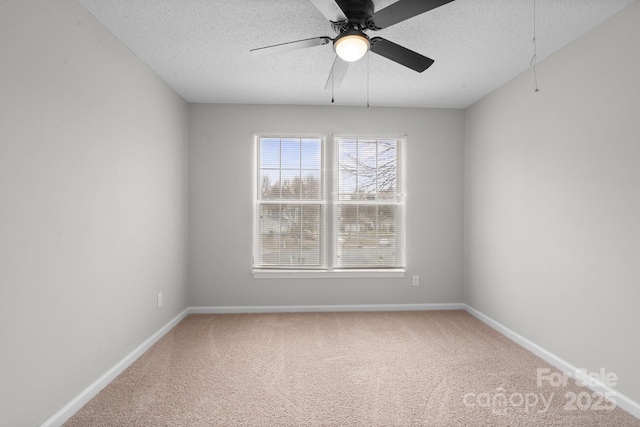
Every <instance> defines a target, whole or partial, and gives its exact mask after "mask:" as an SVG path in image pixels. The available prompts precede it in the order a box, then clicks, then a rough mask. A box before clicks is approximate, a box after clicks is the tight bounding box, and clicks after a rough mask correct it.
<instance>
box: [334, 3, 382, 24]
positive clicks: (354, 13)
mask: <svg viewBox="0 0 640 427" xmlns="http://www.w3.org/2000/svg"><path fill="white" fill-rule="evenodd" d="M336 3H337V4H338V6H340V9H342V11H343V12H344V14H345V16H346V17H347V19H348V20H349V23H350V24H357V25H358V26H359V27H360V28H364V27H365V24H366V22H367V20H368V19H369V18H370V17H371V15H373V10H374V8H373V1H372V0H336Z"/></svg>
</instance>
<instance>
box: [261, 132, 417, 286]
mask: <svg viewBox="0 0 640 427" xmlns="http://www.w3.org/2000/svg"><path fill="white" fill-rule="evenodd" d="M260 138H320V139H321V153H322V154H321V155H322V173H323V176H324V179H323V184H322V190H321V191H322V194H323V197H322V200H321V201H320V203H321V204H322V205H323V206H324V209H325V213H324V218H323V221H322V227H323V229H324V230H325V231H324V233H325V240H324V247H323V248H321V254H320V256H321V257H324V259H325V264H326V268H318V269H309V268H307V269H296V268H283V267H273V268H272V267H258V266H256V264H255V260H253V262H252V271H251V273H252V276H253V278H254V279H328V278H331V279H334V278H335V279H342V278H403V277H405V276H406V264H405V267H380V268H357V267H354V268H334V265H333V263H334V257H335V254H334V239H335V238H337V237H336V236H334V235H333V234H332V233H334V230H333V224H334V221H333V220H334V218H333V215H334V207H335V206H336V203H335V197H336V192H337V189H336V188H335V184H336V183H337V177H336V176H335V175H336V173H337V164H338V162H337V150H338V149H337V144H338V139H339V138H358V139H367V138H371V139H398V140H403V141H404V145H403V147H404V150H406V145H407V142H406V141H407V136H406V135H404V134H332V135H327V134H323V133H272V132H265V133H263V132H255V133H253V138H252V142H253V156H254V158H253V202H252V203H253V209H254V213H253V215H254V218H253V220H254V230H253V241H252V245H253V248H252V254H253V257H255V256H256V254H257V250H256V244H257V242H258V241H259V235H258V233H259V229H258V227H257V225H256V221H257V219H256V216H257V209H258V206H259V205H260V204H259V203H258V199H257V197H258V191H259V190H258V188H259V184H258V180H259V174H260V171H259V167H258V160H259V156H260V153H259V151H258V147H259V144H258V140H259V139H260ZM403 155H404V154H403ZM401 174H402V177H401V178H400V179H402V181H403V182H402V185H403V186H404V185H406V160H405V161H404V162H403V165H402V170H401ZM404 197H405V199H404V208H405V215H406V214H407V212H406V193H405V195H404ZM257 239H258V240H257ZM404 245H405V247H403V248H402V249H403V250H404V251H405V254H404V256H405V257H406V240H405V242H404ZM405 261H406V258H405Z"/></svg>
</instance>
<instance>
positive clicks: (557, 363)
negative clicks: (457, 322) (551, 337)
mask: <svg viewBox="0 0 640 427" xmlns="http://www.w3.org/2000/svg"><path fill="white" fill-rule="evenodd" d="M463 305H464V309H465V310H466V311H467V313H469V314H471V315H472V316H473V317H475V318H477V319H478V320H480V321H482V322H484V323H486V324H487V325H488V326H490V327H492V328H493V329H495V330H496V331H498V332H500V333H501V334H502V335H504V336H506V337H507V338H509V339H510V340H512V341H514V342H515V343H516V344H518V345H520V346H522V347H524V348H526V349H527V350H529V351H530V352H531V353H533V354H535V355H536V356H538V357H539V358H541V359H542V360H544V361H546V362H547V363H549V364H550V365H552V366H554V367H556V368H558V369H559V370H560V371H562V372H564V373H566V374H567V375H569V376H571V377H573V378H574V379H576V380H580V382H581V383H582V384H585V385H586V387H588V388H590V389H591V390H593V391H595V392H598V393H600V394H602V395H604V396H614V399H615V403H616V406H619V407H620V408H622V409H624V410H625V411H627V412H629V413H630V414H631V415H633V416H634V417H636V418H640V403H638V402H636V401H634V400H633V399H630V398H629V397H627V396H625V395H624V394H621V393H620V392H618V391H616V390H615V389H613V388H611V387H609V386H607V385H605V384H603V383H602V382H599V381H594V379H593V378H589V377H588V376H587V375H585V374H584V373H583V371H581V370H580V369H578V368H577V367H575V366H573V365H572V364H570V363H569V362H567V361H566V360H564V359H562V358H560V357H558V356H556V355H555V354H553V353H551V352H549V351H547V350H545V349H544V348H542V347H540V346H539V345H537V344H535V343H534V342H532V341H529V340H528V339H526V338H525V337H523V336H522V335H520V334H517V333H516V332H514V331H512V330H511V329H509V328H507V327H506V326H504V325H502V324H501V323H499V322H497V321H495V320H493V319H492V318H490V317H489V316H487V315H485V314H484V313H481V312H479V311H478V310H476V309H475V308H473V307H471V306H469V305H467V304H463Z"/></svg>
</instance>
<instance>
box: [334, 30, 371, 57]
mask: <svg viewBox="0 0 640 427" xmlns="http://www.w3.org/2000/svg"><path fill="white" fill-rule="evenodd" d="M333 47H334V49H335V50H336V53H337V54H338V56H339V57H340V58H342V59H343V60H345V61H347V62H354V61H357V60H358V59H360V58H362V57H363V56H364V54H365V53H367V51H368V50H369V40H367V38H366V37H364V36H361V35H357V34H354V35H349V36H344V37H341V38H339V39H338V40H336V42H335V43H334V46H333Z"/></svg>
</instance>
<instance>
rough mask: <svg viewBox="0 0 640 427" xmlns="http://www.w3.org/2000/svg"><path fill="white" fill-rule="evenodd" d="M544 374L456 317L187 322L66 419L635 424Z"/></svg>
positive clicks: (82, 422) (475, 323) (504, 342)
mask: <svg viewBox="0 0 640 427" xmlns="http://www.w3.org/2000/svg"><path fill="white" fill-rule="evenodd" d="M545 368H548V369H550V372H558V371H557V370H555V369H554V368H552V367H551V366H550V365H549V364H547V363H546V362H544V361H543V360H541V359H539V358H538V357H536V356H534V355H533V354H532V353H530V352H528V351H526V350H525V349H523V348H522V347H520V346H518V345H517V344H515V343H513V342H512V341H510V340H509V339H507V338H506V337H504V336H503V335H501V334H499V333H498V332H496V331H494V330H493V329H491V328H489V327H488V326H486V325H485V324H483V323H482V322H480V321H479V320H477V319H475V318H474V317H472V316H470V315H469V314H467V313H466V312H463V311H424V312H363V313H278V314H218V315H190V316H187V317H186V318H185V319H184V320H183V321H182V322H181V323H180V324H179V325H178V326H176V327H175V328H174V329H173V330H171V331H170V332H169V333H168V334H167V335H165V336H164V337H163V338H162V339H161V340H160V341H159V342H158V343H156V345H154V346H153V347H152V348H151V349H150V350H149V351H148V352H146V353H145V354H144V355H143V356H142V357H140V359H138V360H137V361H136V362H135V363H134V364H133V365H131V366H130V367H129V368H128V369H127V370H126V371H125V372H123V373H122V374H121V375H120V376H119V377H118V378H116V379H115V380H114V381H113V382H112V383H111V384H109V385H108V386H107V387H106V388H105V389H104V390H102V392H100V393H99V394H98V395H97V396H96V397H95V398H94V399H93V400H91V401H90V402H89V403H87V404H86V405H85V406H84V407H83V408H82V409H81V410H80V411H78V412H77V413H76V414H75V415H74V416H73V417H72V418H71V419H70V420H69V421H68V422H67V423H66V424H65V425H66V426H69V427H71V426H110V427H111V426H267V427H270V426H341V427H342V426H581V427H582V426H616V427H620V426H640V420H639V419H637V418H634V417H633V416H631V415H630V414H628V413H627V412H625V411H623V410H621V409H619V408H613V409H611V407H612V406H613V405H612V403H611V402H608V401H602V399H601V398H599V396H598V395H596V394H594V393H592V392H591V391H590V390H588V389H586V388H585V387H579V386H578V385H575V384H574V381H572V380H569V381H568V383H567V385H566V386H562V385H557V383H556V384H555V386H554V385H553V384H552V383H551V382H550V381H548V380H547V379H546V376H548V375H549V374H550V372H549V371H540V372H541V374H540V375H539V373H538V369H542V370H544V369H545ZM539 376H540V378H539ZM557 378H558V376H555V378H554V379H557ZM539 380H540V381H539Z"/></svg>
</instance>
